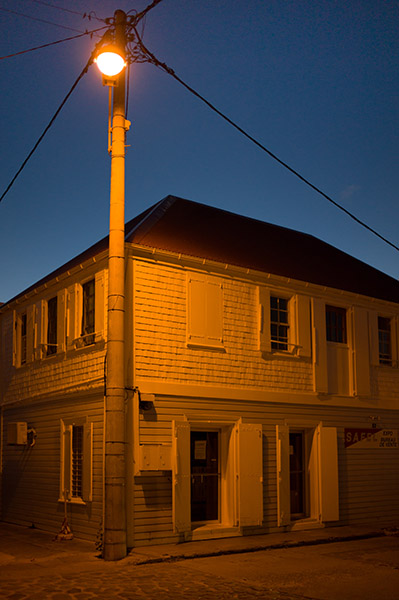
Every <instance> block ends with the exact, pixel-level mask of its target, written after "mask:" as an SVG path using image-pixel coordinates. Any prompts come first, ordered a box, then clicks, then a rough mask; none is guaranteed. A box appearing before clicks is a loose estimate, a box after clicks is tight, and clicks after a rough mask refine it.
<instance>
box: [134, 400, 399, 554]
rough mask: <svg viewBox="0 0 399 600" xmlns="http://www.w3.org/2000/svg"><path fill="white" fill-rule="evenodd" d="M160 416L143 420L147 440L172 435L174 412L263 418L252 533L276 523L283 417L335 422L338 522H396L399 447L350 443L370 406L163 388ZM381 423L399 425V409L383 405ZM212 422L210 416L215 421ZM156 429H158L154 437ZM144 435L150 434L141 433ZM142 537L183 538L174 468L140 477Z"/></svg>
mask: <svg viewBox="0 0 399 600" xmlns="http://www.w3.org/2000/svg"><path fill="white" fill-rule="evenodd" d="M154 403H155V411H156V421H152V422H150V423H148V422H145V421H144V419H143V416H141V420H140V442H143V440H144V439H145V441H146V442H147V443H150V442H154V443H155V440H157V441H158V440H159V439H161V440H162V443H171V435H172V420H173V419H175V420H181V419H183V418H185V417H187V418H188V419H189V420H190V422H193V423H195V420H197V421H198V422H200V421H201V419H202V420H203V422H207V421H210V422H212V421H213V422H215V423H217V422H218V421H219V422H222V421H229V420H231V421H234V420H235V419H237V418H239V417H242V418H243V420H244V421H246V422H253V423H261V424H262V426H263V476H264V485H263V501H264V502H263V504H264V521H263V525H262V527H256V528H254V527H252V528H248V529H246V533H258V534H259V533H266V532H273V531H277V530H278V527H277V476H276V429H275V426H276V424H281V423H284V422H287V423H298V424H300V422H301V421H302V422H303V424H304V426H305V425H306V426H308V425H309V424H314V426H316V425H317V424H318V423H319V422H322V423H323V425H324V426H327V427H336V428H337V434H338V465H339V502H340V520H339V524H351V523H353V524H356V523H359V524H361V523H367V522H368V523H370V522H374V523H375V524H378V523H382V522H384V523H386V524H389V523H391V524H396V523H397V515H398V514H399V477H398V473H399V451H398V450H384V449H373V450H360V449H358V450H356V449H349V448H347V449H345V447H344V428H345V427H370V423H371V422H370V410H369V409H361V408H358V409H356V408H347V409H343V408H339V407H330V406H324V407H322V408H315V407H312V406H308V405H306V406H298V405H284V406H281V405H279V404H277V403H266V402H265V403H259V402H253V403H251V402H248V401H246V402H239V401H220V400H218V399H201V398H180V397H173V398H171V397H169V398H168V397H162V396H156V397H155V400H154ZM378 414H379V417H380V420H381V422H382V423H384V425H385V426H386V427H387V428H388V427H389V428H392V429H399V414H398V413H397V412H395V411H379V413H378ZM210 426H211V423H210ZM151 435H153V436H154V437H153V438H151ZM142 436H144V437H142ZM134 523H135V544H136V545H138V546H140V545H145V544H151V543H169V542H173V541H177V540H178V537H177V536H176V535H175V534H174V533H173V527H172V481H171V474H170V472H165V473H153V474H147V475H145V476H140V477H136V478H135V492H134Z"/></svg>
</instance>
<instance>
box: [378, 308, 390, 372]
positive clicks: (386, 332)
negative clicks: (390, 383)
mask: <svg viewBox="0 0 399 600" xmlns="http://www.w3.org/2000/svg"><path fill="white" fill-rule="evenodd" d="M378 352H379V361H380V365H391V364H392V346H391V319H389V318H388V317H378Z"/></svg>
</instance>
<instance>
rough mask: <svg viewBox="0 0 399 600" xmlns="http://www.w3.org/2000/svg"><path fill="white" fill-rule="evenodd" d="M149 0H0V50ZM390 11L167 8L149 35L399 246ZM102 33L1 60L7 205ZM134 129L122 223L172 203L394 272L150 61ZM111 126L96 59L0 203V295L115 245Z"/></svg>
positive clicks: (188, 4)
mask: <svg viewBox="0 0 399 600" xmlns="http://www.w3.org/2000/svg"><path fill="white" fill-rule="evenodd" d="M149 3H150V0H146V1H142V0H118V1H112V0H108V1H106V0H97V1H94V0H69V1H67V0H54V2H52V0H48V1H46V2H44V1H43V2H39V1H38V0H35V1H34V0H0V28H1V29H0V31H1V35H0V56H1V57H4V56H6V55H10V54H15V53H18V52H21V51H23V50H28V49H30V48H34V47H36V46H40V45H42V44H46V43H49V42H53V41H57V40H61V39H64V38H67V37H70V36H74V35H77V34H78V33H79V32H84V31H85V30H86V29H87V30H92V29H96V28H99V27H101V26H102V25H103V23H102V22H101V21H99V20H97V19H96V18H92V19H91V20H90V21H89V20H88V19H83V18H82V16H83V13H90V11H95V15H96V16H97V17H98V18H101V19H104V18H106V17H112V16H113V14H114V11H115V10H116V9H122V10H124V11H125V12H127V13H128V12H129V11H133V10H137V11H141V10H142V9H143V8H145V7H146V6H147V4H149ZM55 7H57V8H55ZM61 9H64V10H61ZM10 11H11V12H10ZM12 11H13V12H12ZM15 13H19V14H15ZM76 13H78V14H76ZM23 15H25V16H23ZM28 17H30V18H28ZM398 17H399V4H398V2H397V1H393V0H383V1H381V0H356V1H354V0H346V1H344V0H341V1H334V0H303V1H299V0H294V1H289V0H245V1H244V0H163V2H161V3H160V4H159V5H158V6H156V7H155V8H154V9H153V10H152V11H151V12H149V13H148V15H147V18H146V21H145V29H144V34H143V39H144V42H145V44H146V46H147V47H148V48H149V50H151V52H152V53H153V54H155V56H156V57H157V58H158V59H159V60H160V61H162V62H165V63H166V64H167V65H168V66H170V67H171V68H172V69H174V71H175V72H176V74H177V75H178V76H179V77H180V78H181V79H183V80H184V81H185V82H186V83H187V84H189V85H190V86H191V87H193V88H194V89H195V90H196V91H198V92H199V93H200V94H202V95H203V96H204V97H205V98H206V99H207V100H209V101H210V102H211V103H213V104H214V105H215V106H216V107H217V108H218V109H219V110H220V111H222V112H224V113H225V114H226V115H227V116H228V117H229V118H230V119H232V120H233V121H234V122H236V123H237V124H238V125H239V126H240V127H242V128H243V129H245V130H246V131H247V132H248V133H249V134H250V135H251V136H253V137H254V138H256V139H257V140H258V141H259V142H260V143H262V144H263V145H264V146H266V147H267V148H268V149H269V150H270V151H271V152H273V153H274V154H276V155H277V156H278V157H279V158H280V159H282V160H283V161H284V162H286V163H288V164H289V165H290V166H291V167H292V168H294V169H295V170H296V171H299V172H300V173H301V175H303V176H304V177H305V178H306V179H308V180H310V181H311V182H312V183H313V184H314V185H315V186H317V187H319V188H321V189H322V190H323V191H324V192H325V193H326V194H327V195H329V196H331V197H332V198H333V199H334V200H336V201H337V202H339V203H340V204H342V205H343V206H344V207H345V208H346V209H347V210H349V211H350V212H352V213H354V214H355V215H356V216H357V217H358V218H359V219H361V220H363V221H365V222H366V223H367V224H368V225H370V226H371V227H373V228H375V229H376V230H377V231H378V232H379V233H380V234H381V235H383V236H384V237H386V238H388V239H389V240H390V241H392V242H393V243H394V244H396V245H399V233H398V231H399V228H398V225H399V167H398V149H399V137H398V132H399V127H398V126H399V77H398V71H399V52H398V49H399V43H398V40H399V36H398V24H399V19H398ZM97 39H98V38H96V37H93V39H91V38H90V37H89V36H84V37H81V38H79V39H76V40H72V41H68V42H64V43H61V44H57V45H54V46H50V47H48V48H44V49H41V50H37V51H34V52H29V53H25V54H21V55H18V56H13V57H11V58H3V59H2V60H1V61H0V69H1V77H2V98H1V104H2V110H1V116H0V131H1V138H2V140H1V141H2V143H1V169H0V195H1V194H2V193H3V192H4V190H5V189H6V187H7V185H8V184H9V182H10V180H11V179H12V177H13V176H14V174H15V173H16V171H17V170H18V168H19V167H20V165H21V163H22V162H23V160H24V159H25V158H26V156H27V154H28V153H29V152H30V150H31V149H32V147H33V146H34V144H35V143H36V141H37V139H38V138H39V136H40V135H41V133H42V131H43V130H44V128H45V127H46V126H47V124H48V122H49V121H50V119H51V117H52V116H53V114H54V113H55V111H56V110H57V108H58V107H59V105H60V104H61V102H62V100H63V99H64V97H65V96H66V94H67V93H68V91H69V90H70V88H71V86H72V84H73V83H74V82H75V80H76V78H77V77H78V75H79V74H80V72H81V71H82V69H83V67H84V66H85V64H86V62H87V60H88V58H89V56H90V54H91V51H92V49H93V48H94V45H95V43H96V41H97ZM128 119H129V120H130V121H131V122H132V126H131V129H130V131H129V132H128V134H127V144H129V147H128V148H127V155H126V220H128V219H131V218H132V217H134V216H135V215H136V214H138V213H140V212H141V211H143V210H145V209H146V208H147V207H149V206H150V205H152V204H155V203H156V202H158V201H159V200H161V199H162V198H164V197H165V196H167V195H168V194H173V195H176V196H181V197H183V198H187V199H190V200H195V201H197V202H202V203H204V204H209V205H212V206H215V207H219V208H223V209H226V210H229V211H232V212H236V213H239V214H243V215H246V216H249V217H253V218H255V219H261V220H263V221H267V222H270V223H275V224H278V225H281V226H284V227H289V228H292V229H297V230H299V231H303V232H306V233H310V234H312V235H314V236H316V237H318V238H320V239H322V240H324V241H326V242H328V243H330V244H332V245H334V246H336V247H337V248H340V249H341V250H343V251H345V252H347V253H349V254H351V255H353V256H355V257H357V258H359V259H361V260H363V261H365V262H367V263H369V264H370V265H373V266H374V267H376V268H378V269H380V270H381V271H384V272H386V273H388V274H390V275H391V276H393V277H395V278H398V276H399V252H398V251H396V250H395V249H393V248H391V247H389V246H388V245H387V244H385V243H384V242H383V241H381V240H379V239H378V238H377V237H375V236H374V235H372V234H371V233H370V232H368V231H366V230H365V229H364V228H362V227H361V226H360V225H358V224H357V223H355V222H354V221H353V220H351V219H350V218H349V217H348V216H346V215H345V214H344V213H342V212H341V211H339V210H338V209H337V208H335V207H334V206H332V205H331V204H330V203H329V202H328V201H327V200H325V199H324V198H322V197H321V196H320V195H319V194H317V193H316V192H315V191H313V190H312V189H310V188H309V187H308V186H306V185H305V184H304V183H303V182H301V181H300V180H299V179H297V178H296V177H295V176H293V175H292V174H291V173H290V172H288V171H287V170H286V169H284V168H283V167H282V166H281V165H279V164H278V163H277V162H276V161H274V160H273V159H272V158H271V157H270V156H268V155H267V154H265V153H264V152H262V151H261V150H260V149H259V148H257V147H256V146H255V145H254V144H253V143H251V142H250V141H249V140H247V139H246V138H244V137H243V136H242V135H241V134H240V133H238V132H237V131H236V130H235V129H233V128H232V127H231V126H230V125H229V124H228V123H226V122H225V121H223V120H222V119H221V118H220V117H219V116H218V115H216V114H215V113H213V112H212V111H211V110H210V109H209V108H208V107H207V106H205V105H204V104H203V103H201V102H200V101H199V100H198V99H197V98H195V97H194V96H193V95H192V94H190V93H189V92H188V91H187V90H186V89H184V88H183V87H182V86H181V85H180V84H179V83H178V82H176V81H175V80H174V79H173V78H172V77H171V76H170V75H167V74H166V73H164V72H163V71H161V70H160V69H158V68H156V67H155V66H153V65H150V64H133V65H132V66H131V70H130V89H129V107H128ZM107 125H108V90H107V88H105V87H103V86H102V83H101V76H100V74H99V72H98V70H97V67H96V66H95V65H93V66H92V67H90V69H89V72H88V73H87V74H86V75H85V76H84V77H83V79H82V80H81V81H80V83H79V84H78V86H77V88H76V89H75V91H74V92H73V94H72V96H71V97H70V99H69V100H68V102H67V104H66V105H65V107H64V108H63V109H62V111H61V113H60V114H59V116H58V118H57V119H56V121H55V123H54V125H53V126H52V128H51V129H50V131H49V132H48V134H47V135H46V137H45V138H44V140H43V141H42V143H41V144H40V146H39V148H38V150H37V151H36V152H35V154H34V155H33V157H32V158H31V160H30V161H29V163H28V164H27V166H26V167H25V169H24V170H23V171H22V173H21V175H20V176H19V177H18V179H17V180H16V182H15V183H14V185H13V187H12V188H11V190H10V191H9V192H8V194H7V195H6V196H5V197H4V199H3V201H2V202H1V203H0V301H3V302H5V301H7V300H9V299H10V298H11V297H13V296H15V295H16V294H18V293H19V292H21V291H23V290H24V289H25V288H27V287H28V286H30V285H31V284H33V283H34V282H35V281H37V280H38V279H40V278H41V277H43V276H45V275H46V274H48V273H49V272H50V271H52V270H54V269H56V268H57V267H59V266H61V265H62V264H63V263H65V262H66V261H68V260H69V259H71V258H72V257H74V256H76V255H77V254H78V253H80V252H82V251H83V250H85V249H86V248H87V247H89V246H90V245H91V244H93V243H95V242H96V241H97V240H99V239H100V238H102V237H104V236H105V235H107V233H108V214H109V179H110V158H109V156H108V153H107ZM204 236H206V231H204ZM281 243H282V244H283V243H284V240H281ZM237 244H238V245H239V244H240V240H237ZM278 252H279V248H278V247H277V248H276V253H278ZM354 277H355V274H354Z"/></svg>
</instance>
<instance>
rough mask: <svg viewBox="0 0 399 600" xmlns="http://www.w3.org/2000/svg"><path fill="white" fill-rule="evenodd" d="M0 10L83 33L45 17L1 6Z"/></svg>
mask: <svg viewBox="0 0 399 600" xmlns="http://www.w3.org/2000/svg"><path fill="white" fill-rule="evenodd" d="M0 10H2V11H3V12H8V13H11V14H13V15H18V16H19V17H25V18H26V19H31V21H38V22H39V23H46V25H54V26H55V27H61V28H62V29H68V30H69V31H76V32H77V33H83V32H82V31H81V30H80V29H74V28H73V27H67V26H66V25H60V24H59V23H53V22H52V21H46V20H45V19H38V18H37V17H31V16H30V15H26V14H25V13H21V12H18V11H16V10H10V9H9V8H2V7H0Z"/></svg>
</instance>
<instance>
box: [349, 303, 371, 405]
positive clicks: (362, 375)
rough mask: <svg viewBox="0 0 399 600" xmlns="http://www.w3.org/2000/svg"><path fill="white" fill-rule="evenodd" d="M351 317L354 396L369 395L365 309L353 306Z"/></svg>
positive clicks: (367, 338)
mask: <svg viewBox="0 0 399 600" xmlns="http://www.w3.org/2000/svg"><path fill="white" fill-rule="evenodd" d="M352 319H353V349H352V351H353V371H354V373H353V375H354V377H353V380H354V389H353V394H354V395H355V396H370V393H371V389H370V356H369V337H368V315H367V310H366V309H364V308H360V307H358V306H355V307H354V308H353V310H352Z"/></svg>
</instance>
